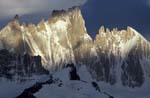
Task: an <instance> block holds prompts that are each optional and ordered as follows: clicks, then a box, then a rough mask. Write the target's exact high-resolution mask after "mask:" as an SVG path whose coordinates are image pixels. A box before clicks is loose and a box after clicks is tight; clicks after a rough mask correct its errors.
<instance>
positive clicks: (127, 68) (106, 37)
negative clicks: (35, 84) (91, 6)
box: [0, 7, 150, 87]
mask: <svg viewBox="0 0 150 98" xmlns="http://www.w3.org/2000/svg"><path fill="white" fill-rule="evenodd" d="M0 48H1V49H3V48H5V49H7V50H9V51H11V52H15V53H18V54H23V53H24V52H27V53H28V54H30V55H32V56H35V55H40V56H41V57H42V63H43V66H44V67H45V68H46V69H48V70H54V69H60V68H62V67H64V66H65V65H66V64H67V63H70V62H73V63H76V64H85V65H87V67H88V68H89V71H90V72H91V74H92V76H93V77H95V78H96V79H98V80H101V81H105V82H108V83H110V84H115V83H118V82H120V83H122V84H123V85H125V86H131V87H135V86H141V85H142V84H143V83H144V82H145V81H147V80H148V79H149V77H150V73H149V72H148V70H149V69H150V67H149V66H150V61H149V59H150V45H149V42H148V41H147V40H146V39H144V37H142V36H141V35H140V34H139V33H138V32H137V31H135V30H134V29H133V28H131V27H128V28H127V30H121V31H118V30H117V29H113V30H112V31H110V30H109V29H106V30H105V28H104V27H101V28H100V30H99V33H98V34H97V35H96V40H94V41H92V38H91V37H90V36H89V35H88V33H87V31H86V27H85V22H84V19H83V17H82V14H81V11H80V9H79V8H77V7H74V8H72V9H69V10H68V11H67V12H66V11H64V10H62V11H54V12H53V13H52V17H50V18H49V19H48V20H47V21H45V20H41V21H40V23H39V24H37V25H35V24H32V23H31V24H29V25H28V26H26V24H22V25H20V24H19V20H18V17H17V18H15V19H14V20H13V21H12V22H10V23H8V25H7V26H6V27H4V28H3V29H2V30H1V31H0ZM135 69H136V70H135ZM137 73H138V74H137Z"/></svg>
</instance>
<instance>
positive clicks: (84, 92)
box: [34, 66, 108, 98]
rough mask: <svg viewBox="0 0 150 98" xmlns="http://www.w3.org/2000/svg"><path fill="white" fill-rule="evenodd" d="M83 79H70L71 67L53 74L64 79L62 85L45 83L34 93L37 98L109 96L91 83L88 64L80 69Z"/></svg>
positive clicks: (93, 97)
mask: <svg viewBox="0 0 150 98" xmlns="http://www.w3.org/2000/svg"><path fill="white" fill-rule="evenodd" d="M78 74H80V78H81V79H82V80H83V81H87V83H85V82H81V81H70V80H69V68H67V69H63V70H60V71H58V72H56V73H54V74H53V77H55V78H58V79H60V80H62V86H61V87H59V86H58V85H59V82H58V83H54V84H52V85H44V87H43V88H42V89H41V90H40V91H39V92H37V93H35V94H34V95H35V96H36V97H37V98H48V97H49V96H51V97H52V98H108V96H107V95H105V94H103V93H99V92H98V91H96V90H95V88H93V87H92V85H91V76H90V74H89V73H88V71H87V69H86V66H81V67H80V68H79V70H78Z"/></svg>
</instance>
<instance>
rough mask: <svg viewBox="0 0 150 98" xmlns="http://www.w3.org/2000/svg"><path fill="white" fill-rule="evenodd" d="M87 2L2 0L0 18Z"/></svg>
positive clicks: (71, 0) (69, 0) (0, 0)
mask: <svg viewBox="0 0 150 98" xmlns="http://www.w3.org/2000/svg"><path fill="white" fill-rule="evenodd" d="M86 1H87V0H0V18H1V19H2V18H8V17H12V16H14V15H15V14H19V15H26V14H31V13H40V12H47V11H49V12H50V11H52V10H54V9H67V8H69V7H72V6H77V5H83V4H84V3H86Z"/></svg>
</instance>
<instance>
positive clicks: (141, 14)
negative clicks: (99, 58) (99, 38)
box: [0, 0, 150, 39]
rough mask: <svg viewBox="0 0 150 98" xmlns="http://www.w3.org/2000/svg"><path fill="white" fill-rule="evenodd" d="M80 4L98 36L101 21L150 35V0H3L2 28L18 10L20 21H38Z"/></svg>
mask: <svg viewBox="0 0 150 98" xmlns="http://www.w3.org/2000/svg"><path fill="white" fill-rule="evenodd" d="M72 6H80V8H81V11H82V14H83V17H84V19H85V22H86V27H87V31H88V33H89V34H90V35H91V36H92V38H95V35H96V34H97V32H98V29H99V28H100V26H101V25H104V26H105V27H108V28H110V29H112V28H116V27H117V28H118V29H126V28H127V26H131V27H133V28H134V29H136V30H137V31H138V32H140V33H141V34H142V35H144V36H145V37H146V38H147V39H150V0H0V28H2V27H4V26H5V25H6V24H7V23H8V22H9V21H10V20H11V19H12V18H13V17H14V16H15V15H16V14H18V15H19V16H20V17H21V18H20V20H21V21H25V22H27V23H29V22H33V23H38V22H39V21H40V20H41V19H42V18H45V19H46V18H48V17H49V16H50V15H51V12H52V11H53V10H61V9H68V8H70V7H72Z"/></svg>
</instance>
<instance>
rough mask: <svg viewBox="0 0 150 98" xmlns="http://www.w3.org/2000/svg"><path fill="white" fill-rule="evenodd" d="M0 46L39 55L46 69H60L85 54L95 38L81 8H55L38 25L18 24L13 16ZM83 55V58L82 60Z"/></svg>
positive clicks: (3, 33) (2, 33)
mask: <svg viewBox="0 0 150 98" xmlns="http://www.w3.org/2000/svg"><path fill="white" fill-rule="evenodd" d="M0 34H1V37H0V40H1V48H6V49H8V50H9V51H13V52H16V53H20V54H22V53H24V52H28V53H29V54H30V55H33V56H35V55H40V56H41V57H42V63H43V66H44V67H45V68H46V69H57V68H61V67H63V66H64V65H65V64H67V63H70V62H74V63H75V62H76V60H81V61H82V59H84V57H86V56H85V55H87V53H88V48H86V47H88V44H89V43H92V39H91V38H90V36H89V35H88V34H87V31H86V27H85V22H84V19H83V17H82V15H81V11H80V9H79V8H78V7H74V8H71V9H69V10H68V11H67V12H66V11H53V13H52V17H50V18H49V19H48V20H47V21H45V20H41V21H40V23H39V24H37V25H34V24H32V23H30V24H29V25H27V26H26V24H22V25H20V24H19V20H18V18H17V19H14V20H13V21H12V22H10V23H9V24H8V25H7V26H6V27H4V28H3V29H2V30H1V33H0ZM80 58H82V59H80Z"/></svg>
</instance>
